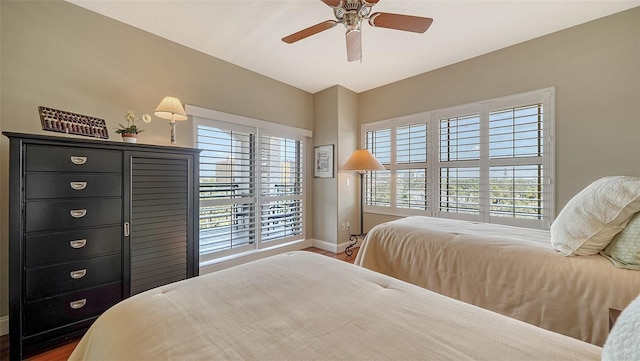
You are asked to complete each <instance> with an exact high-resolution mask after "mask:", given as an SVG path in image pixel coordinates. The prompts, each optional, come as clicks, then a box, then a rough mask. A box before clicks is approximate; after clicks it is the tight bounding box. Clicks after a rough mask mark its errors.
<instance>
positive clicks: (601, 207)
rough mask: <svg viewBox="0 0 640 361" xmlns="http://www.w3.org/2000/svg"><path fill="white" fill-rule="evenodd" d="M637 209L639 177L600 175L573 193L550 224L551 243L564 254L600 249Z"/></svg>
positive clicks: (639, 196) (590, 251)
mask: <svg viewBox="0 0 640 361" xmlns="http://www.w3.org/2000/svg"><path fill="white" fill-rule="evenodd" d="M638 211H640V178H637V177H629V176H611V177H604V178H601V179H599V180H597V181H595V182H593V183H591V184H590V185H588V186H587V187H586V188H585V189H583V190H582V191H580V193H578V194H576V195H575V196H574V197H573V198H572V199H571V200H570V201H569V202H568V203H567V205H566V206H565V207H564V208H563V209H562V211H560V214H559V215H558V217H557V218H556V220H555V221H554V222H553V224H551V245H552V246H553V248H555V249H556V250H558V251H559V252H560V253H562V254H563V255H565V256H570V255H574V254H575V255H581V256H582V255H592V254H597V253H598V252H600V251H602V250H603V249H604V248H605V247H606V246H607V245H608V244H609V242H611V239H613V237H614V236H615V235H616V234H617V233H618V232H620V231H621V230H622V229H623V228H624V227H625V226H626V225H627V222H628V221H629V218H631V216H632V215H633V214H635V213H637V212H638Z"/></svg>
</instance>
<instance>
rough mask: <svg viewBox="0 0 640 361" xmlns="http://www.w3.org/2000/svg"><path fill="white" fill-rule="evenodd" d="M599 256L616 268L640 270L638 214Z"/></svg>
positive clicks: (639, 217) (639, 223)
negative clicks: (605, 258)
mask: <svg viewBox="0 0 640 361" xmlns="http://www.w3.org/2000/svg"><path fill="white" fill-rule="evenodd" d="M600 254H601V255H603V256H605V257H607V258H608V259H609V260H610V261H611V262H612V263H613V264H614V265H615V266H616V267H618V268H627V269H633V270H640V213H636V214H635V215H634V216H632V217H631V220H629V223H627V226H626V227H624V229H623V230H622V231H621V232H620V233H618V234H616V236H615V237H613V240H612V241H611V243H609V245H608V246H607V248H605V249H604V250H603V251H602V252H600Z"/></svg>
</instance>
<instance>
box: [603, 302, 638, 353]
mask: <svg viewBox="0 0 640 361" xmlns="http://www.w3.org/2000/svg"><path fill="white" fill-rule="evenodd" d="M638 330H640V297H638V298H636V299H635V300H633V301H631V303H630V304H629V305H628V306H627V307H626V308H625V309H624V310H622V313H621V314H620V316H618V319H617V320H616V323H615V325H613V329H612V330H611V332H610V333H609V336H607V340H606V341H605V342H604V346H603V347H602V361H626V360H630V361H631V360H638V357H639V356H640V332H638Z"/></svg>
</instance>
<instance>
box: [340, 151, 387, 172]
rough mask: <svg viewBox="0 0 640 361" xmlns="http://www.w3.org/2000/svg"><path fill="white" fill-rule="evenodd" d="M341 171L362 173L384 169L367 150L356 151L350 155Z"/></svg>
mask: <svg viewBox="0 0 640 361" xmlns="http://www.w3.org/2000/svg"><path fill="white" fill-rule="evenodd" d="M342 169H343V170H357V171H363V172H364V171H368V170H384V169H385V168H384V166H383V165H382V164H380V162H379V161H378V160H377V159H376V157H374V156H373V154H371V152H370V151H369V150H367V149H358V150H356V151H355V152H353V154H351V157H349V159H348V160H347V162H346V163H345V164H344V166H343V167H342Z"/></svg>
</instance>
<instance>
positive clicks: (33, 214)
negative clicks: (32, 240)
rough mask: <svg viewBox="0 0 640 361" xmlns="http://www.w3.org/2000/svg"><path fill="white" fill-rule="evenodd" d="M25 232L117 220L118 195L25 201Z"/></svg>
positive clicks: (95, 224) (94, 224) (120, 211)
mask: <svg viewBox="0 0 640 361" xmlns="http://www.w3.org/2000/svg"><path fill="white" fill-rule="evenodd" d="M25 209H26V210H25V211H26V214H25V219H26V220H25V222H26V224H25V230H26V232H34V231H44V230H62V229H66V228H77V227H94V226H101V225H109V224H120V222H121V221H122V200H121V199H119V198H102V199H87V198H81V199H69V200H60V201H58V200H56V201H54V200H51V201H27V202H26V206H25Z"/></svg>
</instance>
